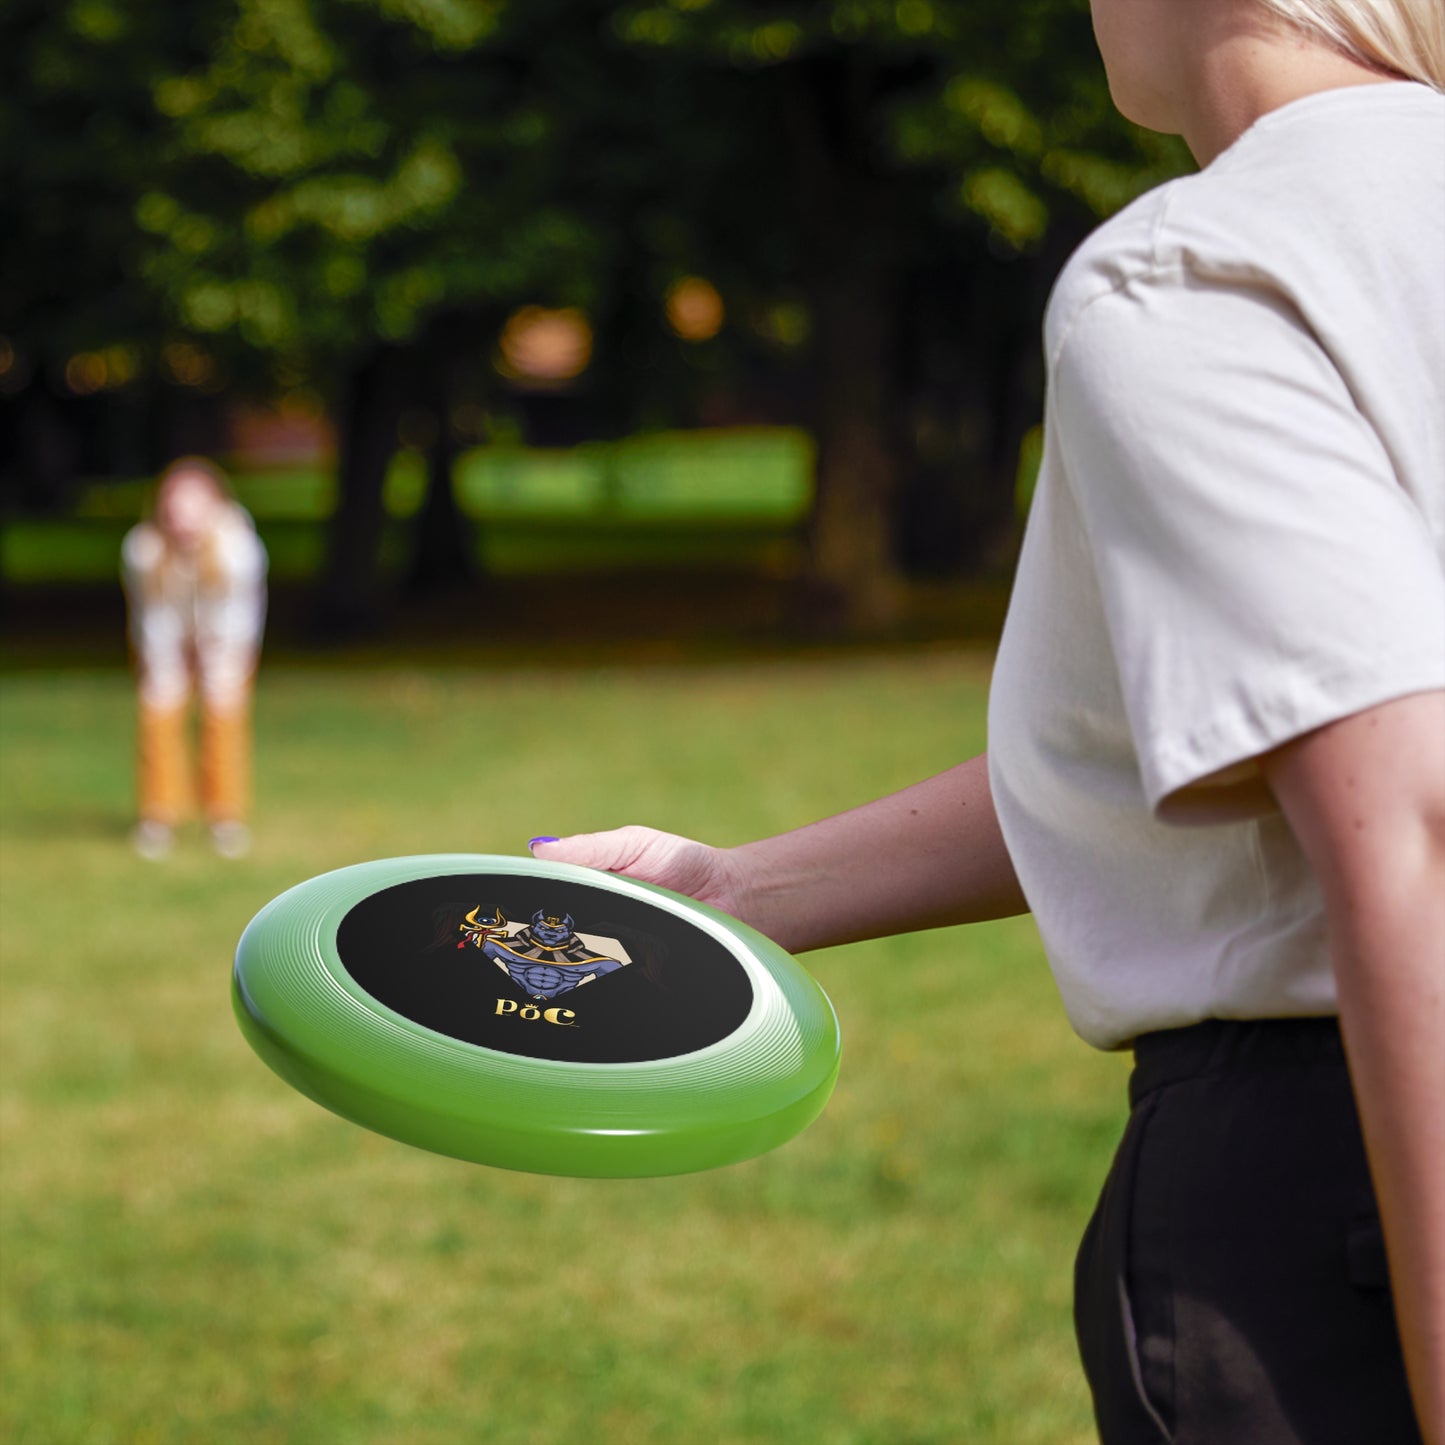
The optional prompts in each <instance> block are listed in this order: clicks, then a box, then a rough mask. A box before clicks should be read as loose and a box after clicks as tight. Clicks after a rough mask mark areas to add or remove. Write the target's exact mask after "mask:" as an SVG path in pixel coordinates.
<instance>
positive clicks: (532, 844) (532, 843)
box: [527, 835, 562, 850]
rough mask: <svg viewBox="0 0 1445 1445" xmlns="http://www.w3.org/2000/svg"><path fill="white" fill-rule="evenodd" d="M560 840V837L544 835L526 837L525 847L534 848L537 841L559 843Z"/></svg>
mask: <svg viewBox="0 0 1445 1445" xmlns="http://www.w3.org/2000/svg"><path fill="white" fill-rule="evenodd" d="M561 841H562V840H561V839H560V838H548V837H546V836H545V835H544V836H543V837H541V838H530V839H528V841H527V847H528V849H529V850H530V849H532V848H535V847H536V846H537V844H538V843H560V842H561Z"/></svg>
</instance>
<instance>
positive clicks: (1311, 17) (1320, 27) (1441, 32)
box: [1260, 0, 1445, 91]
mask: <svg viewBox="0 0 1445 1445" xmlns="http://www.w3.org/2000/svg"><path fill="white" fill-rule="evenodd" d="M1260 3H1261V4H1262V5H1263V6H1264V7H1265V8H1266V9H1267V10H1270V11H1273V12H1274V14H1276V15H1278V16H1279V17H1280V18H1281V19H1283V20H1286V21H1288V22H1289V23H1290V24H1292V25H1297V26H1299V27H1300V28H1301V29H1303V30H1307V31H1309V32H1310V33H1311V34H1312V35H1317V36H1319V37H1320V38H1321V39H1323V40H1324V41H1326V42H1327V43H1328V44H1330V45H1333V46H1334V47H1335V48H1336V49H1337V50H1342V51H1344V53H1345V54H1346V55H1348V56H1350V58H1351V59H1353V60H1358V61H1360V62H1361V63H1362V64H1365V65H1370V66H1373V67H1374V68H1375V69H1377V70H1387V71H1389V72H1391V73H1392V74H1394V75H1399V76H1402V77H1403V78H1404V79H1406V80H1418V81H1420V82H1422V83H1423V84H1425V85H1430V86H1434V88H1435V89H1436V90H1440V91H1445V4H1442V3H1441V0H1260Z"/></svg>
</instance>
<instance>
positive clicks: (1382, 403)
mask: <svg viewBox="0 0 1445 1445" xmlns="http://www.w3.org/2000/svg"><path fill="white" fill-rule="evenodd" d="M1094 12H1095V13H1094V21H1095V30H1096V33H1097V35H1098V39H1099V43H1100V48H1101V50H1102V52H1103V55H1104V60H1105V64H1106V67H1107V69H1108V72H1109V80H1110V85H1111V89H1112V91H1113V94H1114V98H1115V100H1116V103H1117V104H1118V105H1119V107H1120V109H1121V110H1122V111H1123V112H1124V114H1125V115H1127V116H1129V117H1130V118H1131V119H1133V120H1135V121H1137V122H1139V123H1140V124H1143V125H1146V126H1149V127H1152V128H1154V129H1157V130H1161V131H1167V132H1175V133H1181V134H1183V135H1184V137H1185V138H1186V140H1187V141H1188V143H1189V145H1190V147H1191V149H1192V150H1193V152H1194V154H1195V156H1196V157H1197V159H1198V160H1199V162H1200V164H1201V166H1202V167H1203V169H1202V170H1201V172H1200V173H1199V174H1198V175H1196V176H1192V177H1188V178H1185V179H1182V180H1179V181H1176V182H1174V183H1172V184H1170V185H1167V186H1164V187H1162V188H1160V189H1159V190H1157V191H1155V192H1153V193H1151V194H1150V195H1148V196H1145V197H1143V198H1141V200H1139V201H1138V202H1136V203H1135V204H1134V205H1133V206H1131V207H1130V208H1129V209H1127V210H1126V211H1125V212H1123V213H1122V214H1121V215H1119V216H1118V217H1116V218H1114V220H1112V221H1110V222H1109V223H1108V224H1106V225H1105V226H1104V227H1102V228H1101V229H1100V230H1099V231H1098V232H1097V233H1096V234H1095V235H1094V236H1093V237H1092V238H1091V239H1090V240H1089V241H1088V242H1087V243H1086V244H1085V245H1084V246H1083V247H1082V248H1081V250H1080V252H1079V253H1078V254H1077V255H1076V256H1075V257H1074V258H1073V259H1072V261H1071V262H1070V264H1069V266H1068V267H1067V268H1066V270H1065V272H1064V274H1063V276H1062V277H1061V278H1060V281H1059V283H1058V286H1057V288H1056V290H1055V292H1054V295H1053V297H1052V299H1051V302H1050V306H1049V314H1048V320H1047V325H1046V341H1047V346H1048V358H1047V359H1048V364H1049V393H1048V405H1047V416H1046V427H1045V429H1046V455H1045V462H1044V468H1043V474H1042V477H1041V479H1040V485H1039V490H1038V493H1037V496H1036V500H1035V504H1034V509H1033V513H1032V515H1031V517H1030V521H1029V527H1028V533H1027V537H1026V541H1025V546H1024V551H1023V555H1022V558H1021V562H1020V568H1019V575H1018V579H1017V583H1016V587H1015V594H1014V599H1013V602H1012V604H1011V607H1010V613H1009V619H1008V623H1007V627H1006V629H1005V635H1004V638H1003V642H1002V645H1001V649H1000V654H999V658H998V665H997V670H996V673H995V678H994V685H993V694H992V699H991V703H990V739H991V743H990V752H989V754H988V755H987V756H986V757H979V758H975V759H973V760H972V761H971V762H968V763H965V764H963V765H962V766H960V767H958V768H955V769H953V770H952V771H951V772H948V773H945V774H943V775H941V776H939V777H937V778H933V779H931V780H929V781H927V782H924V783H920V784H917V785H916V786H915V787H913V788H911V789H908V790H906V791H905V792H903V793H900V794H897V795H895V796H893V797H889V798H884V799H881V800H879V801H877V802H874V803H871V804H869V805H867V806H866V807H863V808H860V809H857V810H855V811H854V812H852V813H848V814H844V815H842V816H840V817H836V818H832V819H828V820H826V821H824V822H821V823H816V824H813V825H812V826H810V827H807V828H804V829H801V830H799V831H798V832H795V833H790V834H786V835H783V836H781V837H778V838H773V839H769V840H766V841H763V842H759V843H752V844H747V845H745V846H743V847H739V848H734V849H728V850H719V849H713V848H709V847H705V846H704V845H702V844H699V843H694V842H690V841H687V840H684V839H679V838H674V837H671V836H668V835H663V834H658V833H655V832H652V831H650V830H646V829H640V828H624V829H621V830H619V831H617V832H613V833H602V834H593V835H581V836H578V837H574V838H570V839H566V840H563V841H561V842H556V841H552V842H548V841H546V840H541V841H539V842H538V843H537V844H536V847H535V851H536V852H537V853H538V855H539V856H542V857H545V858H548V859H563V860H569V861H574V862H580V863H585V864H590V865H592V866H595V867H600V868H606V869H612V870H615V871H620V872H626V873H630V874H633V875H635V876H639V877H643V878H647V879H652V880H655V881H657V882H660V883H663V884H665V885H668V886H671V887H673V888H676V889H679V890H681V891H683V892H686V893H690V894H693V895H694V896H696V897H699V898H702V899H705V900H707V901H709V902H712V903H715V904H717V905H719V906H721V907H723V908H725V909H727V910H729V911H730V912H732V913H734V914H737V915H739V916H740V917H742V918H744V919H747V920H748V921H750V922H752V923H754V924H755V925H756V926H758V927H759V928H761V929H762V930H763V931H764V932H766V933H769V934H771V935H772V936H773V937H774V938H776V939H777V940H778V941H779V942H781V943H783V944H784V945H785V946H786V947H789V948H791V949H794V950H802V949H809V948H816V947H820V946H823V945H825V944H834V943H840V942H845V941H848V940H851V939H857V938H864V937H869V936H874V935H878V934H882V933H888V932H893V931H898V930H901V929H904V928H912V927H918V926H920V922H921V923H922V925H923V926H930V925H942V924H950V923H960V922H967V921H971V920H976V919H984V918H992V917H999V916H1003V915H1007V914H1010V913H1014V912H1019V911H1022V910H1024V909H1025V908H1029V907H1031V908H1032V910H1033V912H1034V913H1035V915H1036V917H1037V920H1038V923H1039V926H1040V931H1041V933H1042V936H1043V939H1044V942H1045V945H1046V948H1047V950H1048V953H1049V956H1050V962H1051V965H1052V967H1053V969H1054V972H1055V974H1056V976H1057V978H1058V981H1059V985H1060V989H1061V992H1062V994H1063V997H1064V1001H1065V1005H1066V1007H1067V1008H1068V1011H1069V1014H1070V1017H1071V1020H1072V1021H1073V1023H1074V1025H1075V1027H1076V1028H1077V1030H1078V1031H1079V1032H1080V1033H1081V1034H1082V1035H1083V1036H1084V1038H1086V1039H1087V1040H1088V1041H1090V1042H1091V1043H1094V1044H1096V1045H1098V1046H1100V1047H1104V1048H1123V1047H1130V1046H1132V1047H1133V1048H1134V1050H1135V1055H1136V1068H1135V1071H1134V1075H1133V1077H1132V1080H1131V1099H1132V1104H1133V1108H1132V1113H1131V1118H1130V1123H1129V1127H1128V1130H1127V1131H1126V1134H1125V1137H1124V1140H1123V1142H1122V1144H1121V1146H1120V1150H1119V1154H1118V1156H1117V1158H1116V1161H1115V1165H1114V1168H1113V1170H1112V1171H1111V1173H1110V1176H1109V1179H1108V1181H1107V1182H1106V1185H1105V1188H1104V1191H1103V1194H1102V1196H1101V1198H1100V1202H1099V1207H1098V1209H1097V1211H1096V1213H1095V1216H1094V1219H1093V1220H1092V1221H1091V1223H1090V1225H1089V1229H1088V1232H1087V1234H1086V1236H1085V1240H1084V1243H1083V1246H1082V1248H1081V1251H1080V1255H1079V1261H1078V1267H1077V1273H1076V1311H1075V1313H1076V1324H1077V1328H1078V1333H1079V1339H1080V1345H1081V1349H1082V1353H1083V1356H1084V1362H1085V1368H1086V1372H1087V1374H1088V1376H1089V1381H1090V1385H1091V1388H1092V1390H1093V1394H1094V1404H1095V1413H1096V1416H1097V1418H1098V1422H1099V1427H1100V1433H1101V1436H1102V1438H1103V1439H1104V1440H1105V1442H1107V1445H1114V1442H1136V1441H1138V1442H1143V1441H1150V1442H1154V1441H1169V1440H1176V1439H1177V1440H1180V1441H1184V1440H1188V1441H1194V1442H1218V1445H1251V1442H1270V1445H1274V1442H1300V1445H1306V1442H1307V1445H1322V1442H1341V1445H1346V1442H1348V1445H1364V1442H1372V1445H1373V1442H1391V1445H1393V1442H1405V1441H1410V1440H1418V1439H1419V1438H1420V1435H1421V1433H1423V1437H1424V1439H1425V1440H1426V1441H1428V1442H1430V1445H1445V96H1442V95H1441V94H1440V91H1441V90H1442V89H1445V11H1442V8H1441V7H1440V5H1439V3H1438V0H1188V3H1181V0H1095V3H1094ZM1341 1035H1343V1046H1342V1043H1341ZM1346 1056H1347V1060H1348V1063H1346ZM1361 1124H1362V1125H1363V1142H1362V1138H1361V1130H1360V1125H1361ZM1366 1148H1367V1149H1368V1165H1367V1163H1366ZM1371 1176H1373V1193H1372V1188H1371V1183H1372V1180H1371ZM1376 1198H1377V1199H1378V1214H1377V1213H1376V1202H1375V1201H1376ZM1381 1218H1382V1219H1383V1242H1382V1240H1381V1238H1380V1232H1379V1220H1380V1219H1381ZM1385 1245H1387V1246H1388V1278H1387V1276H1386V1255H1385V1249H1384V1247H1383V1246H1385ZM1391 1287H1393V1308H1392V1297H1391ZM1396 1320H1398V1333H1397V1329H1396ZM1402 1344H1403V1351H1402V1349H1401V1345H1402ZM1405 1367H1408V1387H1407V1378H1406V1368H1405ZM1411 1391H1413V1405H1414V1409H1413V1416H1412V1408H1411V1394H1410V1392H1411ZM1415 1417H1418V1418H1417V1419H1416V1418H1415Z"/></svg>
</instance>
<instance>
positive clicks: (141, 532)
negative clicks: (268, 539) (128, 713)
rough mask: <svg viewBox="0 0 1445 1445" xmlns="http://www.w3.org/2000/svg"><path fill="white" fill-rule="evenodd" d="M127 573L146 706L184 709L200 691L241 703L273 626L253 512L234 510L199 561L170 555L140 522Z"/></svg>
mask: <svg viewBox="0 0 1445 1445" xmlns="http://www.w3.org/2000/svg"><path fill="white" fill-rule="evenodd" d="M121 572H122V576H123V577H124V579H125V591H126V599H127V601H128V603H129V607H130V639H131V647H132V649H133V650H134V652H135V657H136V664H137V671H138V672H139V675H140V694H141V699H142V701H143V702H145V703H146V704H147V705H148V706H151V707H160V708H169V707H177V706H179V705H180V704H182V703H184V702H185V701H186V700H187V699H188V698H189V696H190V694H191V690H192V686H193V684H198V685H199V687H200V690H201V695H202V696H203V697H204V698H205V700H206V702H207V703H208V704H210V705H213V706H219V707H225V706H228V705H231V704H233V703H235V702H237V701H239V700H240V699H241V698H242V697H243V695H244V693H245V689H246V688H247V686H248V685H249V683H250V680H251V674H252V672H253V671H254V670H255V666H256V655H257V652H258V651H259V649H260V646H261V630H262V627H263V625H264V623H265V619H266V548H265V547H264V546H263V545H262V542H261V539H260V538H259V537H258V536H257V535H256V528H255V525H254V524H253V523H252V521H251V518H250V516H249V514H248V513H247V512H246V510H245V509H244V508H243V507H241V506H240V505H238V504H235V503H233V504H231V505H229V506H228V507H227V508H226V510H225V513H224V516H223V518H222V521H221V523H220V525H219V526H217V527H216V529H215V530H214V532H213V533H212V534H211V535H210V536H209V537H208V538H207V539H206V540H205V542H204V543H203V544H202V547H201V549H200V551H199V552H198V553H197V554H196V555H194V556H186V555H185V554H183V553H179V552H174V551H173V552H171V553H169V554H168V553H167V550H166V544H165V539H164V538H163V537H162V535H161V533H160V530H159V529H158V528H157V527H156V526H155V524H154V523H152V522H141V523H139V524H138V525H137V526H134V527H132V528H131V529H130V531H129V532H127V533H126V535H125V541H124V542H123V543H122V544H121Z"/></svg>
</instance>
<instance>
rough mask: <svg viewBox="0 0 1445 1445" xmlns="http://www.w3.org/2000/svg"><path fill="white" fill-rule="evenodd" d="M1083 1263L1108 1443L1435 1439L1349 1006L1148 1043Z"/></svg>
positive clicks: (1084, 1322) (1078, 1287)
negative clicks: (1404, 1334) (1405, 1317)
mask: <svg viewBox="0 0 1445 1445" xmlns="http://www.w3.org/2000/svg"><path fill="white" fill-rule="evenodd" d="M1129 1100H1130V1104H1131V1106H1132V1113H1131V1114H1130V1118H1129V1125H1128V1128H1127V1129H1126V1130H1125V1133H1124V1138H1123V1141H1122V1142H1121V1143H1120V1145H1119V1151H1118V1154H1117V1155H1116V1156H1115V1159H1114V1164H1113V1167H1112V1169H1111V1170H1110V1171H1109V1177H1108V1179H1107V1180H1106V1181H1105V1184H1104V1190H1103V1193H1102V1194H1101V1195H1100V1198H1099V1203H1098V1207H1097V1208H1096V1209H1095V1211H1094V1217H1093V1218H1092V1219H1091V1220H1090V1221H1089V1227H1088V1230H1087V1231H1086V1233H1085V1235H1084V1240H1083V1244H1082V1245H1081V1246H1080V1249H1079V1257H1078V1263H1077V1265H1076V1267H1075V1280H1074V1285H1075V1303H1074V1322H1075V1327H1076V1329H1077V1331H1078V1336H1079V1348H1080V1352H1081V1353H1082V1355H1083V1358H1084V1370H1085V1373H1086V1374H1087V1375H1088V1377H1089V1385H1090V1388H1091V1389H1092V1390H1093V1393H1094V1412H1095V1416H1096V1418H1097V1420H1098V1424H1099V1434H1100V1437H1101V1439H1102V1440H1103V1442H1104V1445H1165V1442H1172V1445H1418V1442H1419V1440H1420V1433H1419V1429H1418V1427H1417V1426H1416V1424H1415V1417H1414V1414H1413V1411H1412V1410H1411V1406H1410V1400H1409V1394H1408V1390H1407V1387H1406V1383H1405V1368H1404V1363H1403V1359H1402V1357H1401V1352H1400V1341H1399V1336H1398V1335H1397V1333H1396V1329H1395V1319H1394V1313H1393V1310H1392V1308H1391V1300H1390V1289H1389V1280H1388V1277H1387V1274H1386V1267H1385V1250H1384V1241H1383V1238H1382V1236H1381V1233H1380V1221H1379V1215H1378V1212H1377V1210H1376V1207H1375V1197H1374V1192H1373V1190H1372V1188H1371V1185H1370V1177H1369V1171H1368V1168H1367V1165H1366V1161H1365V1150H1364V1142H1363V1140H1362V1138H1361V1135H1360V1126H1359V1121H1358V1118H1357V1116H1356V1113H1355V1102H1354V1095H1353V1093H1352V1092H1351V1089H1350V1080H1349V1075H1348V1073H1347V1071H1346V1067H1345V1057H1344V1049H1343V1047H1342V1045H1341V1042H1340V1034H1339V1028H1338V1025H1337V1024H1336V1022H1335V1020H1333V1019H1287V1020H1286V1019H1278V1020H1261V1021H1258V1022H1250V1023H1221V1022H1218V1021H1211V1022H1208V1023H1203V1024H1198V1025H1195V1026H1194V1027H1193V1028H1186V1029H1175V1030H1170V1031H1168V1032H1165V1033H1158V1034H1149V1035H1146V1036H1145V1037H1144V1038H1142V1039H1140V1040H1139V1043H1138V1045H1137V1047H1136V1050H1135V1069H1134V1073H1133V1075H1132V1076H1131V1078H1130V1082H1129Z"/></svg>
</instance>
